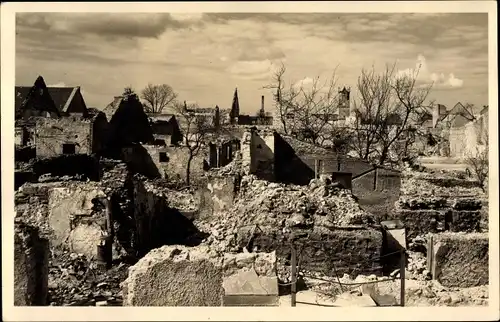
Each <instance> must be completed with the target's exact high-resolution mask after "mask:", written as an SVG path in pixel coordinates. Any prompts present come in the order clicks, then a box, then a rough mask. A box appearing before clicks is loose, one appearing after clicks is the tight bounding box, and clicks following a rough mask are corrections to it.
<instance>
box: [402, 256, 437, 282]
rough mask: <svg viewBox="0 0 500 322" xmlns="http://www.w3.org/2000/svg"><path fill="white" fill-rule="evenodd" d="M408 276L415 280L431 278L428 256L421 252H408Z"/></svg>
mask: <svg viewBox="0 0 500 322" xmlns="http://www.w3.org/2000/svg"><path fill="white" fill-rule="evenodd" d="M407 256H408V257H407V265H406V270H407V273H408V275H407V276H406V278H410V279H415V280H430V279H431V278H432V276H431V273H430V272H429V271H428V270H427V257H426V255H425V254H422V253H419V252H412V251H408V252H407Z"/></svg>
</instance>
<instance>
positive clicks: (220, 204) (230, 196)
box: [197, 175, 237, 219]
mask: <svg viewBox="0 0 500 322" xmlns="http://www.w3.org/2000/svg"><path fill="white" fill-rule="evenodd" d="M236 196H237V177H235V176H231V175H228V176H212V177H210V178H209V179H208V180H207V184H206V186H205V187H204V188H202V189H201V191H200V199H201V202H200V209H199V214H198V216H197V217H198V219H204V218H210V217H212V216H214V215H216V214H217V213H220V212H223V211H227V210H228V209H230V208H231V207H232V205H233V201H234V199H235V198H236Z"/></svg>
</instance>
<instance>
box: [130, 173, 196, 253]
mask: <svg viewBox="0 0 500 322" xmlns="http://www.w3.org/2000/svg"><path fill="white" fill-rule="evenodd" d="M162 183H164V182H162V181H151V180H146V179H145V178H144V177H142V176H140V175H136V176H134V178H133V194H134V197H133V199H134V211H133V216H134V222H135V225H136V235H135V242H136V246H135V249H136V251H137V252H138V254H139V256H141V255H145V254H146V253H147V252H148V251H150V250H151V249H154V248H157V247H161V246H163V245H172V244H182V245H195V244H197V243H199V242H198V241H197V240H198V238H199V237H198V234H199V231H198V229H197V228H196V227H195V226H194V225H193V224H192V222H191V220H190V219H188V217H189V216H191V214H192V212H193V211H196V209H197V202H196V200H195V199H194V194H191V193H189V192H187V193H186V192H185V193H182V192H178V191H175V190H173V189H170V188H168V187H165V186H162Z"/></svg>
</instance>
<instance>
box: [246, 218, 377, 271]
mask: <svg viewBox="0 0 500 322" xmlns="http://www.w3.org/2000/svg"><path fill="white" fill-rule="evenodd" d="M252 235H253V237H251V236H252ZM237 240H238V243H239V245H240V247H250V248H252V249H256V250H257V251H259V252H272V251H276V256H277V257H278V261H279V262H280V263H281V266H283V267H287V266H288V269H289V267H290V265H291V263H290V258H291V245H292V244H293V245H295V248H296V249H297V253H298V255H297V256H298V257H300V258H301V259H300V260H301V267H302V268H303V269H305V270H308V271H313V272H322V273H324V274H326V275H327V276H334V268H335V270H336V272H337V274H338V275H339V276H342V275H343V274H352V275H353V276H356V275H358V274H366V275H371V274H375V275H381V274H382V272H383V268H382V265H381V263H380V261H379V260H378V258H379V257H380V256H381V255H382V253H383V244H384V242H383V235H382V232H381V231H378V230H371V229H356V230H347V229H334V230H328V229H322V230H315V231H313V232H311V231H307V230H303V231H302V232H301V231H300V230H297V231H295V232H294V233H292V235H284V234H282V233H281V232H278V231H274V232H267V231H266V232H263V231H262V230H260V229H253V227H248V228H244V229H240V230H239V231H238V234H237ZM346 250H347V251H346ZM287 275H288V277H289V273H288V274H287V273H284V274H283V275H282V276H287ZM282 278H283V277H282Z"/></svg>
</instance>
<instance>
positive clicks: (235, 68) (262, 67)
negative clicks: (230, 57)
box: [228, 59, 273, 80]
mask: <svg viewBox="0 0 500 322" xmlns="http://www.w3.org/2000/svg"><path fill="white" fill-rule="evenodd" d="M272 67H273V64H272V62H271V61H270V60H268V59H266V60H254V61H238V62H236V63H234V64H233V65H231V66H230V67H229V69H228V71H229V73H231V74H232V75H234V76H235V77H238V78H243V79H249V80H261V79H266V78H268V77H270V76H271V72H272Z"/></svg>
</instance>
